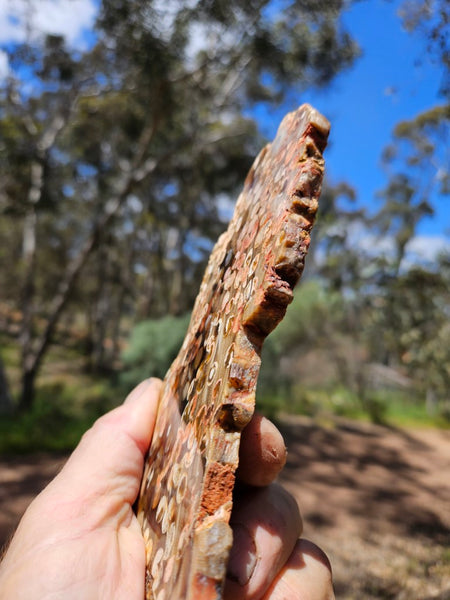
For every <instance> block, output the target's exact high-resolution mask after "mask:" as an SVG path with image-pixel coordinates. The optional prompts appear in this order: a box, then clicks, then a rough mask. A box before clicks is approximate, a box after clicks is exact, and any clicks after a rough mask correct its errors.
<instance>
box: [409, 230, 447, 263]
mask: <svg viewBox="0 0 450 600" xmlns="http://www.w3.org/2000/svg"><path fill="white" fill-rule="evenodd" d="M446 252H450V239H449V238H447V237H444V236H438V235H417V236H416V237H414V238H413V239H412V240H411V241H410V242H409V243H408V245H407V247H406V259H407V261H408V263H410V264H423V263H432V262H435V261H436V259H437V258H438V256H439V254H442V253H446Z"/></svg>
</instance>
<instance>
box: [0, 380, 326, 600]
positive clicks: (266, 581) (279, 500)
mask: <svg viewBox="0 0 450 600" xmlns="http://www.w3.org/2000/svg"><path fill="white" fill-rule="evenodd" d="M160 385H161V384H160V382H159V381H157V380H155V379H151V380H148V381H145V382H142V383H141V384H140V385H139V386H138V387H137V388H135V390H133V392H132V393H131V394H130V395H129V396H128V398H127V399H126V401H125V403H124V404H123V405H122V406H120V407H118V408H116V409H115V410H113V411H111V412H109V413H107V414H106V415H104V416H103V417H101V418H100V419H99V420H98V421H97V422H96V423H95V424H94V426H93V427H92V428H91V429H90V430H89V431H88V432H86V434H85V435H84V436H83V438H82V440H81V441H80V444H79V445H78V447H77V448H76V449H75V451H74V452H73V454H72V456H71V457H70V458H69V460H68V461H67V463H66V465H65V466H64V468H63V469H62V471H61V472H60V473H59V474H58V475H57V476H56V477H55V479H54V480H53V481H52V482H51V483H50V484H49V485H48V486H47V487H46V488H45V489H44V490H43V492H41V493H40V494H39V495H38V496H37V497H36V499H35V500H34V501H33V502H32V503H31V504H30V506H29V508H28V509H27V511H26V513H25V515H24V516H23V518H22V520H21V522H20V524H19V527H18V529H17V531H16V533H15V535H14V537H13V539H12V541H11V544H10V547H9V549H8V551H7V553H6V555H5V557H4V559H3V561H2V563H1V564H0V598H1V599H2V600H3V599H5V600H6V599H12V598H14V599H17V600H21V599H25V598H26V599H27V600H33V599H34V598H36V599H37V598H39V600H46V599H52V600H55V599H59V598H64V600H72V599H77V600H79V599H81V598H82V599H83V600H90V599H101V598H108V599H110V598H114V599H117V600H119V599H122V598H123V599H127V600H133V599H136V600H137V599H139V600H142V599H143V598H144V573H145V548H144V541H143V538H142V535H141V531H140V528H139V525H138V522H137V519H136V517H135V515H134V513H133V510H132V506H133V503H134V501H135V499H136V497H137V494H138V492H139V485H140V480H141V476H142V470H143V465H144V457H145V453H146V451H147V449H148V446H149V444H150V440H151V437H152V434H153V428H154V423H155V418H156V410H157V404H158V396H159V388H160ZM255 441H256V442H257V443H255ZM241 448H242V452H241V462H240V464H241V467H240V471H241V479H242V480H243V481H244V482H245V483H246V484H251V485H252V486H253V485H255V484H259V485H261V484H263V485H266V487H259V488H255V487H250V486H247V487H245V488H244V489H243V490H241V492H240V494H239V498H238V499H237V501H236V505H235V510H234V511H233V515H232V523H233V524H234V528H235V533H234V536H235V542H234V544H233V549H232V553H231V557H230V563H229V571H230V573H229V577H228V579H227V584H226V589H225V597H226V598H235V599H242V600H283V599H289V600H300V599H303V598H308V599H309V600H330V599H331V598H333V592H332V588H331V577H330V570H329V565H328V562H327V560H326V557H325V556H324V555H323V553H321V551H320V550H319V549H318V548H317V547H315V546H314V545H313V544H311V543H310V542H307V541H306V540H303V541H297V539H298V536H299V535H300V533H301V519H300V515H299V513H298V508H297V505H296V503H295V501H294V500H293V498H292V497H291V496H290V495H288V494H287V492H286V491H284V490H283V488H281V487H280V486H276V485H267V484H269V483H270V482H271V481H272V480H273V478H274V477H275V476H276V474H277V472H278V471H279V470H280V468H281V467H282V466H283V464H284V458H285V452H284V444H283V441H282V438H281V435H280V434H279V433H278V431H277V430H276V429H275V428H274V426H273V425H272V424H271V423H270V422H269V421H267V420H265V419H262V418H260V417H256V418H255V419H254V420H253V421H252V423H251V424H250V425H249V427H248V428H247V429H246V430H245V432H244V434H243V438H242V445H241Z"/></svg>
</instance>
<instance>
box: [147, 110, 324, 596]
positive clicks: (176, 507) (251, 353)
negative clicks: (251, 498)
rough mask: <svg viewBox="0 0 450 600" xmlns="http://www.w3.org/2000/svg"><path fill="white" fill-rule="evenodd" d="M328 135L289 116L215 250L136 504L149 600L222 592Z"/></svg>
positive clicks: (307, 113)
mask: <svg viewBox="0 0 450 600" xmlns="http://www.w3.org/2000/svg"><path fill="white" fill-rule="evenodd" d="M328 132H329V123H328V121H327V120H326V119H325V118H324V117H322V116H321V115H320V114H319V113H318V112H316V111H315V110H314V109H313V108H311V107H310V106H308V105H304V106H302V107H300V108H299V109H298V110H297V111H295V112H293V113H290V114H288V115H287V116H286V117H285V118H284V120H283V122H282V123H281V125H280V128H279V130H278V133H277V136H276V138H275V140H274V141H273V142H272V144H269V145H267V146H266V147H265V148H264V149H263V150H262V151H261V153H260V154H259V156H258V157H257V158H256V160H255V162H254V164H253V166H252V168H251V169H250V172H249V174H248V176H247V179H246V181H245V184H244V189H243V192H242V193H241V195H240V197H239V199H238V201H237V204H236V209H235V213H234V216H233V219H232V220H231V222H230V225H229V227H228V230H227V231H226V232H225V233H224V234H223V235H222V236H221V237H220V239H219V241H218V242H217V244H216V246H215V248H214V250H213V252H212V254H211V257H210V260H209V264H208V267H207V269H206V273H205V276H204V279H203V282H202V284H201V287H200V292H199V294H198V297H197V300H196V303H195V306H194V310H193V313H192V318H191V322H190V325H189V329H188V332H187V335H186V338H185V341H184V343H183V346H182V348H181V350H180V353H179V354H178V357H177V358H176V359H175V361H174V363H173V364H172V366H171V367H170V369H169V372H168V373H167V376H166V378H165V381H164V385H163V389H162V392H161V398H160V405H159V410H158V417H157V423H156V428H155V432H154V435H153V441H152V444H151V447H150V450H149V455H148V458H147V461H146V466H145V471H144V476H143V480H142V487H141V492H140V497H139V501H138V519H139V522H140V524H141V526H142V531H143V535H144V539H145V545H146V552H147V576H146V597H147V599H148V600H150V599H154V600H185V599H188V600H219V599H220V598H221V597H222V586H223V580H224V578H225V573H226V565H227V560H228V553H229V550H230V546H231V542H232V534H231V530H230V527H229V525H228V521H229V517H230V512H231V505H232V490H233V485H234V474H235V471H236V468H237V465H238V450H239V439H240V432H241V431H242V429H243V428H244V427H245V426H246V425H247V423H248V422H249V420H250V419H251V417H252V415H253V411H254V399H255V387H256V380H257V376H258V371H259V366H260V351H261V347H262V343H263V340H264V338H265V337H266V336H267V334H268V333H270V331H272V329H274V327H275V326H276V325H277V324H278V323H279V322H280V320H281V319H282V318H283V316H284V314H285V311H286V307H287V305H288V304H289V303H290V302H291V300H292V289H293V287H294V285H295V284H296V282H297V281H298V279H299V277H300V275H301V273H302V270H303V264H304V259H305V256H306V253H307V251H308V245H309V242H310V231H311V228H312V225H313V222H314V217H315V214H316V210H317V200H318V196H319V194H320V188H321V183H322V176H323V168H324V163H323V159H322V151H323V149H324V147H325V145H326V141H327V137H328ZM149 343H151V340H149Z"/></svg>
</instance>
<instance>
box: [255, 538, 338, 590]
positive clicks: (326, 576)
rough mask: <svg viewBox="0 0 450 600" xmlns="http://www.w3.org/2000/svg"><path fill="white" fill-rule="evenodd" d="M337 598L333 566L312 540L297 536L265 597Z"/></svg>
mask: <svg viewBox="0 0 450 600" xmlns="http://www.w3.org/2000/svg"><path fill="white" fill-rule="evenodd" d="M286 598H289V600H305V598H308V600H334V592H333V584H332V581H331V566H330V562H329V560H328V558H327V556H326V554H324V552H323V551H322V550H321V549H320V548H318V547H317V546H316V545H315V544H313V543H312V542H310V541H309V540H298V542H297V544H296V545H295V548H294V550H293V552H292V554H291V555H290V557H289V559H288V561H287V563H286V564H285V566H284V567H283V569H282V570H281V571H280V573H279V574H278V576H277V577H276V579H275V581H274V582H273V583H272V585H271V586H270V588H269V590H268V591H267V592H266V594H265V595H264V597H263V599H262V600H285V599H286Z"/></svg>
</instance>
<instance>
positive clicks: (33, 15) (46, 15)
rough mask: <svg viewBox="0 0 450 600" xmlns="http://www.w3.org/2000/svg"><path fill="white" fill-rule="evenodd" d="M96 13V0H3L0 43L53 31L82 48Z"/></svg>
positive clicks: (0, 13)
mask: <svg viewBox="0 0 450 600" xmlns="http://www.w3.org/2000/svg"><path fill="white" fill-rule="evenodd" d="M96 14H97V6H96V4H95V0H0V44H7V43H14V42H24V41H25V40H26V39H27V38H31V39H32V40H33V39H36V38H39V37H40V36H41V35H44V34H46V33H51V34H61V35H63V36H64V37H65V38H66V40H67V43H68V44H69V45H70V46H71V47H76V48H83V47H84V46H85V45H86V41H85V39H84V38H83V34H84V32H85V31H86V30H89V29H91V28H92V27H93V25H94V20H95V17H96Z"/></svg>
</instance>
